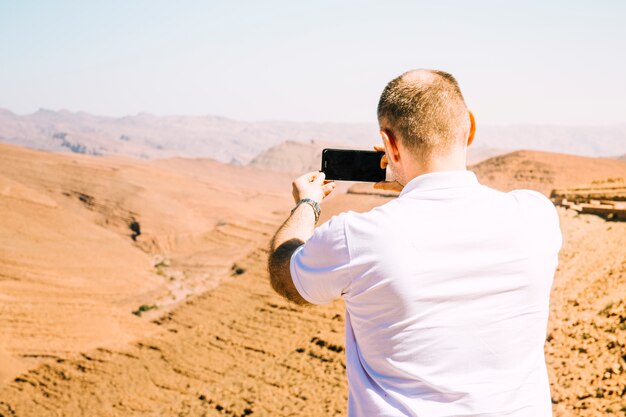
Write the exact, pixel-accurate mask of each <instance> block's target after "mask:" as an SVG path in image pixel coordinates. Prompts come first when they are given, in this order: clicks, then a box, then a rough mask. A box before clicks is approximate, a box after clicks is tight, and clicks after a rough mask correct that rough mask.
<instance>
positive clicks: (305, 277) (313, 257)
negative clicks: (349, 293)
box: [289, 213, 351, 304]
mask: <svg viewBox="0 0 626 417" xmlns="http://www.w3.org/2000/svg"><path fill="white" fill-rule="evenodd" d="M345 221H346V213H342V214H340V215H338V216H333V217H332V218H331V219H330V220H328V221H327V222H325V223H324V224H322V225H321V226H319V227H318V228H317V229H315V232H314V233H313V236H311V238H310V239H309V240H307V241H306V242H305V243H304V244H303V245H301V246H300V247H298V248H297V249H296V250H295V251H294V253H293V254H292V255H291V260H290V263H289V269H290V272H291V279H292V280H293V283H294V285H295V287H296V289H297V290H298V292H299V293H300V295H301V296H302V298H304V299H305V300H307V301H308V302H310V303H312V304H327V303H330V302H331V301H332V300H333V299H335V298H337V297H339V296H341V295H342V294H343V293H344V291H345V289H346V288H347V287H348V286H349V285H350V281H351V277H350V274H349V264H350V254H349V251H348V241H347V237H346V230H345V229H346V228H345Z"/></svg>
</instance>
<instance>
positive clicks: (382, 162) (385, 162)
mask: <svg viewBox="0 0 626 417" xmlns="http://www.w3.org/2000/svg"><path fill="white" fill-rule="evenodd" d="M374 150H375V151H378V152H385V147H384V146H381V145H374ZM388 164H389V160H388V159H387V154H384V155H383V157H382V158H380V169H385V168H387V165H388Z"/></svg>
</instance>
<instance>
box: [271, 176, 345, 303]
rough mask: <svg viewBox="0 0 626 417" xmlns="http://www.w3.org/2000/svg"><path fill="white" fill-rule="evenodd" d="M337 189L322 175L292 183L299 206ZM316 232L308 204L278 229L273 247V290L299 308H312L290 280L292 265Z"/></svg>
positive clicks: (303, 178)
mask: <svg viewBox="0 0 626 417" xmlns="http://www.w3.org/2000/svg"><path fill="white" fill-rule="evenodd" d="M334 188H335V183H334V182H326V181H324V174H323V173H321V172H310V173H308V174H305V175H303V176H301V177H299V178H297V179H296V180H295V181H294V182H293V197H294V200H295V201H296V202H298V201H300V200H301V199H303V198H310V199H312V200H314V201H316V202H318V203H319V202H320V201H322V199H323V198H324V197H326V196H327V195H328V194H330V193H331V191H332V190H333V189H334ZM314 231H315V212H314V211H313V207H311V206H310V205H309V204H306V203H305V204H300V205H299V206H298V208H297V209H296V210H294V212H293V213H292V214H291V215H290V216H289V218H288V219H287V220H286V221H285V223H283V225H282V226H281V227H280V228H279V229H278V231H277V232H276V234H275V235H274V238H273V239H272V242H271V244H270V253H269V259H268V270H269V274H270V282H271V284H272V288H274V291H276V292H277V293H278V294H280V295H281V296H283V297H285V298H286V299H288V300H290V301H293V302H295V303H297V304H309V303H308V302H307V301H306V300H305V299H304V298H302V296H301V295H300V293H299V292H298V290H297V289H296V287H295V285H294V283H293V280H292V278H291V272H290V269H289V263H290V260H291V255H292V254H293V253H294V251H295V250H296V249H297V248H298V247H299V246H300V245H303V244H304V242H306V241H307V240H308V239H309V238H310V237H311V236H312V235H313V232H314Z"/></svg>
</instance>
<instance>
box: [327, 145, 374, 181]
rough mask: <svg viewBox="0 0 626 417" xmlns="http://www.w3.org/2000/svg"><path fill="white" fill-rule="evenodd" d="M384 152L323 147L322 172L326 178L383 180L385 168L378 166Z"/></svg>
mask: <svg viewBox="0 0 626 417" xmlns="http://www.w3.org/2000/svg"><path fill="white" fill-rule="evenodd" d="M384 154H385V153H384V152H377V151H356V150H351V149H324V150H323V151H322V172H324V174H326V179H327V180H340V181H363V182H379V181H385V173H386V170H385V169H383V168H381V167H380V159H381V158H382V157H383V155H384Z"/></svg>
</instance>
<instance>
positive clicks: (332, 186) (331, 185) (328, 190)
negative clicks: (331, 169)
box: [322, 182, 335, 197]
mask: <svg viewBox="0 0 626 417" xmlns="http://www.w3.org/2000/svg"><path fill="white" fill-rule="evenodd" d="M334 189H335V183H334V182H329V183H328V184H326V185H324V186H323V187H322V191H323V192H324V197H326V196H327V195H328V194H330V193H331V192H332V191H333V190H334Z"/></svg>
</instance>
